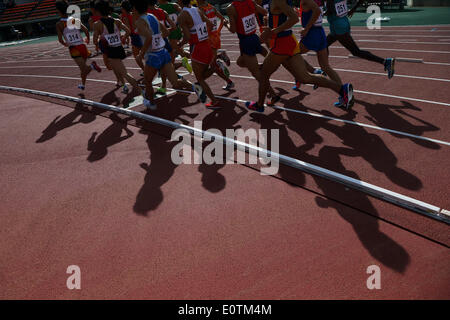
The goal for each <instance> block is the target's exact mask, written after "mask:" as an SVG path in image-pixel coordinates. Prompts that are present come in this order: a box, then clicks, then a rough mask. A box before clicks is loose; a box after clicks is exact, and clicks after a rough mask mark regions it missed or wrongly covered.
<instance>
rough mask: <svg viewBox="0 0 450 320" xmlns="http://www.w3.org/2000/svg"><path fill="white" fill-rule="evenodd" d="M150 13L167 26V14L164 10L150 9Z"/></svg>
mask: <svg viewBox="0 0 450 320" xmlns="http://www.w3.org/2000/svg"><path fill="white" fill-rule="evenodd" d="M147 12H148V13H151V14H152V15H154V16H155V17H156V18H158V20H159V21H161V22H162V23H165V24H167V21H166V13H165V12H164V10H163V9H160V8H155V9H148V10H147Z"/></svg>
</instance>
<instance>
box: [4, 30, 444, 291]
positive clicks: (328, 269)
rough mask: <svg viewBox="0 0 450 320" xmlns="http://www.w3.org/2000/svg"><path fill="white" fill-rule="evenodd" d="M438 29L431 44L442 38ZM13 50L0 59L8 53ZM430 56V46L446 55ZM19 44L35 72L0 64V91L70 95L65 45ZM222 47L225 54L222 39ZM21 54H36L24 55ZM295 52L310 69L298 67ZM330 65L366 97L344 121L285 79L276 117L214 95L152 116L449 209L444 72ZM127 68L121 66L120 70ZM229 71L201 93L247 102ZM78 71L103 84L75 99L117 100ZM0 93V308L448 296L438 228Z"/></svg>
mask: <svg viewBox="0 0 450 320" xmlns="http://www.w3.org/2000/svg"><path fill="white" fill-rule="evenodd" d="M399 30H400V29H399ZM443 31H445V30H443ZM417 33H419V32H417ZM420 33H422V34H423V35H427V33H426V32H425V31H423V32H420ZM377 34H380V33H377ZM391 34H392V35H395V34H401V32H399V31H397V32H394V31H393V32H392V33H391ZM440 34H441V35H442V36H443V37H444V36H447V37H448V36H449V35H450V31H445V32H441V33H440ZM433 35H436V33H433ZM226 37H230V38H231V36H229V35H227V36H226ZM361 38H363V37H362V36H361ZM366 39H367V38H366ZM377 39H383V40H386V37H381V38H378V37H377ZM436 40H438V39H436ZM420 41H430V39H423V38H420ZM433 41H434V40H433ZM224 42H225V41H224ZM227 42H228V41H227ZM376 45H378V46H381V45H382V44H381V43H380V44H376ZM384 45H389V44H384ZM30 46H31V45H30ZM30 46H24V47H21V48H22V49H20V50H19V51H18V50H17V48H7V49H2V52H5V53H8V52H11V56H10V57H12V56H13V55H15V54H17V55H19V54H21V53H20V51H25V50H26V49H25V48H28V47H30ZM364 46H366V45H364ZM367 46H368V45H367ZM370 46H373V44H370ZM44 47H45V48H44ZM409 47H410V48H411V49H414V48H413V45H411V46H409ZM439 47H440V49H434V46H433V48H432V49H430V50H443V49H445V48H442V47H441V45H439ZM30 48H31V50H30V53H29V55H31V56H29V57H28V59H34V60H50V61H29V62H20V61H18V60H16V61H6V60H5V61H3V63H0V84H1V85H11V86H17V87H24V88H31V89H39V90H45V91H49V92H57V93H63V94H68V95H72V96H77V93H78V91H77V90H76V84H77V83H78V80H77V78H78V75H77V72H76V68H73V63H72V62H71V61H70V59H68V56H67V53H66V52H65V50H64V49H60V48H58V47H57V45H56V44H44V45H34V46H33V47H30ZM226 48H227V49H229V50H230V51H237V50H238V48H237V46H236V45H235V46H234V47H231V46H230V47H226ZM446 48H447V50H448V49H449V48H450V46H448V45H447V47H446ZM38 50H39V51H40V52H44V55H43V57H35V55H36V52H37V51H38ZM49 50H52V51H50V52H46V51H49ZM339 50H340V49H332V50H331V55H336V56H339V55H343V53H341V52H340V51H339ZM17 51H18V52H17ZM419 54H420V53H414V57H418V55H419ZM2 56H4V55H2ZM401 56H405V55H403V54H402V55H401ZM230 57H231V58H232V60H235V58H236V57H237V54H235V53H233V52H230ZM447 57H448V54H431V55H428V56H425V55H424V56H423V58H424V60H425V61H429V62H437V63H446V61H447V60H446V59H447ZM23 58H26V57H23ZM60 59H66V60H60ZM307 59H308V61H310V62H311V63H313V65H315V64H316V63H315V57H309V56H308V57H307ZM331 59H332V60H331V62H332V64H333V65H334V66H335V67H336V68H339V69H341V70H347V71H340V74H341V76H342V77H343V78H344V79H345V80H346V81H352V82H353V83H354V85H355V89H357V90H361V91H365V92H367V93H356V97H357V100H356V104H355V107H354V110H353V111H352V112H350V113H347V112H344V111H342V110H335V109H332V108H331V107H329V106H330V105H332V102H333V101H334V99H335V97H334V96H333V94H330V93H329V92H328V91H326V90H325V89H319V90H317V91H312V89H311V88H310V87H307V86H304V88H302V92H300V94H299V93H296V92H292V91H291V90H290V87H291V86H292V85H291V84H290V83H286V81H290V80H291V79H290V76H289V75H287V74H286V73H285V72H284V71H280V72H277V73H276V74H274V79H278V80H280V81H278V82H274V86H275V87H276V88H278V90H281V92H283V93H284V95H283V100H282V101H281V103H280V104H279V105H280V106H281V107H285V108H288V109H290V111H280V110H270V109H267V110H266V112H265V114H263V115H262V114H255V113H251V112H248V111H247V110H245V108H244V107H243V103H242V102H233V101H228V102H226V103H224V108H223V109H222V110H220V111H216V112H211V111H208V110H205V109H204V107H203V106H202V105H200V104H199V103H198V102H197V101H196V99H195V96H193V95H190V96H186V95H182V94H174V95H170V96H169V97H167V98H162V99H161V100H160V102H159V103H158V105H159V108H158V110H157V111H156V112H153V113H151V114H154V115H157V116H160V117H163V118H166V119H169V120H174V121H177V122H183V123H186V124H192V123H193V121H194V120H203V122H204V129H208V128H218V129H222V130H225V129H226V128H232V127H237V126H241V127H243V128H244V129H246V128H250V127H255V128H277V129H279V130H280V138H281V147H280V152H281V153H282V154H286V155H290V156H293V157H295V158H298V159H300V160H304V161H307V162H310V163H314V164H317V165H320V166H322V167H326V168H328V169H331V170H334V171H337V172H340V173H344V174H346V175H349V176H352V177H355V178H359V179H362V180H364V181H367V182H370V183H373V184H376V185H379V186H381V187H385V188H388V189H391V190H393V191H396V192H400V193H403V194H405V195H409V196H412V197H414V198H417V199H419V200H423V201H427V202H430V203H432V204H435V205H438V206H440V207H444V208H449V207H450V206H449V202H448V199H449V198H448V188H446V187H445V181H446V178H447V177H448V170H447V168H448V165H449V160H448V159H449V154H448V148H449V146H448V145H447V144H445V143H447V142H449V141H450V134H449V133H450V132H449V131H448V129H447V126H446V124H447V123H448V120H449V119H448V112H447V108H448V107H449V106H446V105H442V104H438V103H439V102H440V103H443V104H446V103H447V104H448V103H449V101H450V99H449V98H450V96H449V93H448V90H446V88H448V81H445V80H449V79H448V68H450V66H446V65H444V64H439V65H433V64H431V65H428V64H407V63H398V64H397V74H399V75H404V76H408V77H409V78H408V77H395V78H394V79H392V80H391V81H387V79H386V77H385V76H383V75H378V74H373V73H374V72H376V73H383V70H382V67H379V66H377V65H374V64H371V63H368V62H365V61H361V60H357V59H345V58H331ZM126 64H127V66H130V67H134V68H135V67H136V65H135V63H134V62H133V61H132V60H126ZM44 66H48V67H45V68H44ZM62 66H68V67H69V68H61V67H62ZM11 67H12V68H11ZM412 67H413V68H412ZM230 70H231V73H232V75H235V76H233V78H232V79H233V80H234V81H235V82H236V84H237V88H236V91H235V92H232V93H229V94H227V93H226V92H224V91H222V90H221V86H222V85H223V84H222V83H221V81H218V78H217V77H213V78H211V79H210V83H211V87H212V88H213V90H214V92H215V93H216V94H218V95H222V96H229V97H233V98H239V99H254V97H255V90H256V82H255V81H254V80H251V79H247V78H245V77H246V76H248V73H247V72H245V71H242V70H241V69H239V68H238V67H236V66H234V65H232V67H231V68H230ZM354 70H357V71H361V72H366V73H361V72H354ZM131 71H132V73H133V74H135V75H136V74H137V72H138V71H137V70H135V69H133V70H131ZM367 72H371V73H367ZM12 75H21V76H20V77H17V76H12ZM23 75H25V76H23ZM37 76H46V77H49V78H39V77H37ZM57 77H59V78H57ZM61 77H65V78H63V79H62V78H61ZM243 77H244V78H243ZM418 77H427V78H434V79H433V80H432V79H422V78H418ZM90 78H91V79H94V80H95V79H97V80H101V81H103V82H99V81H96V82H94V81H90V82H88V88H87V90H86V92H85V96H86V98H88V99H91V100H95V101H101V102H105V103H109V104H114V105H123V103H124V101H125V102H126V101H127V99H128V98H129V97H125V95H122V94H121V93H120V92H119V91H118V90H116V91H113V90H112V88H113V83H110V82H108V81H113V76H112V75H111V73H107V72H102V73H101V74H99V75H98V74H91V75H90ZM187 78H188V79H192V78H191V77H189V76H188V77H187ZM105 81H106V82H105ZM283 81H284V82H283ZM374 93H376V94H383V95H381V96H380V95H375V94H374ZM33 98H35V97H33ZM404 98H407V99H404ZM408 98H409V100H408ZM0 99H1V101H2V103H1V109H0V110H1V112H2V118H1V120H0V121H1V123H2V126H1V129H0V130H2V135H1V138H0V139H1V145H2V149H3V150H4V152H3V155H2V156H1V157H0V159H1V163H2V166H1V177H2V183H3V184H4V186H3V188H2V191H1V192H2V193H1V198H2V199H5V201H4V206H2V209H1V210H2V212H1V214H2V217H3V216H4V217H5V219H4V221H5V224H4V226H5V227H4V228H2V239H5V241H3V243H4V245H2V246H1V249H0V250H1V253H2V256H4V257H6V258H5V259H4V261H2V266H1V269H2V270H3V271H2V273H1V274H0V277H1V280H2V283H5V286H4V287H3V286H2V290H1V291H0V294H1V295H0V297H5V298H8V297H9V298H22V297H28V298H267V299H270V298H446V299H448V297H449V292H448V285H449V283H450V282H449V277H448V276H447V274H446V273H445V271H446V270H448V267H449V264H450V257H449V254H448V247H447V246H448V244H449V243H450V241H449V240H450V239H449V233H448V227H447V226H446V225H445V224H442V223H438V222H435V221H432V220H430V219H428V218H425V217H422V216H418V215H417V214H415V213H411V212H408V211H406V210H403V209H400V208H397V207H395V206H392V205H390V204H386V203H383V202H381V201H378V200H374V199H373V198H370V197H367V196H365V195H363V194H361V193H358V192H353V191H348V190H345V189H344V188H342V187H340V186H338V185H335V184H333V183H329V182H327V181H325V180H323V179H319V178H315V177H311V176H309V175H305V174H303V173H301V172H298V171H295V170H293V169H289V168H285V167H281V168H280V172H279V174H278V176H277V178H281V179H277V178H274V177H261V176H260V175H259V174H258V172H257V171H255V170H251V169H249V168H247V167H243V166H237V165H229V166H179V167H175V166H173V165H172V164H171V161H170V158H169V155H170V150H171V147H172V146H171V143H170V142H168V137H170V133H169V132H167V130H164V129H163V128H159V127H155V126H152V125H149V124H144V123H141V122H139V121H135V120H133V119H125V120H122V121H119V119H118V118H114V117H113V118H112V120H108V119H107V117H110V116H111V115H110V114H109V113H103V114H102V115H103V116H98V115H96V113H95V112H94V113H93V112H88V110H87V109H86V108H83V107H82V106H75V104H72V103H61V102H58V103H59V104H55V102H56V101H55V100H50V102H51V103H48V102H45V103H42V102H39V101H37V100H34V99H33V100H30V99H29V98H23V97H22V98H21V97H17V96H10V95H5V94H1V93H0ZM414 99H416V100H417V99H421V100H426V101H428V102H426V101H416V100H414ZM45 100H49V99H45ZM436 102H438V103H436ZM62 104H63V105H65V106H68V107H71V108H72V109H69V108H66V107H64V106H62ZM174 106H178V107H176V108H175V107H174ZM180 106H181V107H180ZM135 110H136V111H142V110H143V108H142V107H139V106H138V107H136V108H135ZM296 110H297V111H303V112H311V113H317V114H322V115H327V116H330V117H333V118H335V119H345V120H350V121H353V122H354V123H362V124H370V125H375V126H378V127H380V128H387V129H392V130H397V131H399V132H400V133H409V134H413V135H415V136H417V137H419V136H420V137H426V138H430V139H436V140H439V141H440V142H433V141H431V140H423V139H420V138H411V137H407V136H405V135H402V134H392V133H389V132H385V131H381V130H374V129H370V128H366V127H361V126H358V125H356V124H354V123H346V124H344V123H341V122H338V121H337V120H329V119H320V118H317V117H311V116H309V115H305V114H299V113H296V112H295V111H296ZM146 112H147V111H146ZM58 116H59V117H58ZM57 117H58V118H57ZM105 117H106V118H105ZM121 117H122V118H123V116H121ZM123 121H127V123H128V126H127V125H126V124H125V123H124V122H123ZM136 126H137V127H139V128H141V131H138V129H137V128H136ZM94 132H97V134H96V135H93V133H94ZM150 132H153V133H150ZM12 134H14V140H13V138H12V137H11V135H12ZM149 153H150V158H149ZM411 155H414V156H411ZM283 180H284V181H288V182H290V183H292V184H287V183H286V182H284V181H283ZM62 186H63V187H62ZM299 187H301V188H299ZM308 190H310V191H308ZM243 191H244V192H243ZM311 191H312V192H311ZM268 194H269V195H271V196H272V197H268V196H267V195H268ZM230 199H232V200H233V201H230ZM333 199H334V200H333ZM224 204H226V206H224ZM379 218H381V220H380V219H379ZM2 222H3V220H2ZM431 240H434V241H437V242H433V241H431ZM439 243H440V244H439ZM70 264H78V265H80V267H81V268H82V272H83V284H84V285H83V290H81V291H80V292H78V293H73V292H70V291H68V290H67V289H66V288H65V279H66V276H67V275H66V274H65V269H66V268H67V266H68V265H70ZM371 264H377V265H380V267H381V269H382V277H383V280H382V283H385V284H386V286H383V289H382V290H380V291H370V290H368V289H367V288H366V286H365V280H366V279H367V276H368V275H367V274H366V273H365V270H366V268H367V266H369V265H371ZM30 265H32V266H33V268H30ZM293 279H295V280H293ZM3 280H4V281H3Z"/></svg>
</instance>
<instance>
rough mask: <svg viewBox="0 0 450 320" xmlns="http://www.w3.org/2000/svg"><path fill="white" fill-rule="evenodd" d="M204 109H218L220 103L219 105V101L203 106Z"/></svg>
mask: <svg viewBox="0 0 450 320" xmlns="http://www.w3.org/2000/svg"><path fill="white" fill-rule="evenodd" d="M205 107H206V108H208V109H211V110H215V109H219V108H220V103H219V101H217V102H216V103H212V102H210V103H207V104H205Z"/></svg>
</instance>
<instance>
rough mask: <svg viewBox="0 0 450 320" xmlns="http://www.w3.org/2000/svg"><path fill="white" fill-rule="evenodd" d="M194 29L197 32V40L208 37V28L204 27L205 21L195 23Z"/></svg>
mask: <svg viewBox="0 0 450 320" xmlns="http://www.w3.org/2000/svg"><path fill="white" fill-rule="evenodd" d="M195 31H196V32H197V38H198V41H203V40H206V39H208V28H207V27H206V22H202V23H199V24H197V25H196V26H195Z"/></svg>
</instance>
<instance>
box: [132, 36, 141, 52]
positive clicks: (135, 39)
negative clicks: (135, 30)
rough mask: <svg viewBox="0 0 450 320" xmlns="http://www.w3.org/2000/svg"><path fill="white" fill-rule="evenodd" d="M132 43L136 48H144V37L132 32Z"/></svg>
mask: <svg viewBox="0 0 450 320" xmlns="http://www.w3.org/2000/svg"><path fill="white" fill-rule="evenodd" d="M130 38H131V45H132V46H133V47H136V48H139V49H140V48H142V46H143V44H142V39H141V37H140V36H139V35H138V34H130Z"/></svg>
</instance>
